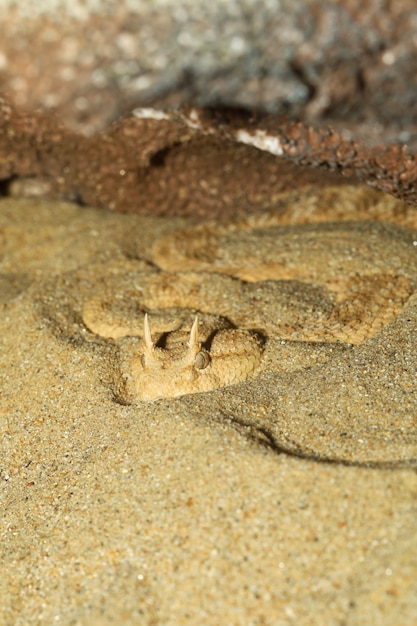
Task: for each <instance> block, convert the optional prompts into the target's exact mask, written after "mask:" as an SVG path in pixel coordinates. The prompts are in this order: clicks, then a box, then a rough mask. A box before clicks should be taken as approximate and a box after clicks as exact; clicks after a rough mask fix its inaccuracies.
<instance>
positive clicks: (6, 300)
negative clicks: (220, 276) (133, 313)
mask: <svg viewBox="0 0 417 626" xmlns="http://www.w3.org/2000/svg"><path fill="white" fill-rule="evenodd" d="M372 193H373V192H372ZM382 213H383V211H381V214H382ZM359 218H360V216H359ZM373 218H374V219H378V216H373ZM411 220H412V218H410V219H409V221H408V223H407V225H404V224H405V221H404V219H403V220H402V221H401V223H400V226H398V227H397V226H395V228H400V229H403V230H402V233H403V234H402V235H401V236H404V241H406V242H408V244H409V246H408V248H407V247H405V248H404V249H405V250H406V252H405V254H409V255H410V256H409V266H408V265H407V263H408V260H406V261H404V264H405V265H406V266H407V267H409V268H411V269H412V268H413V267H414V263H415V261H414V255H416V250H417V248H416V247H415V246H413V241H414V240H417V232H416V231H414V230H413V224H412V223H411ZM391 221H392V220H391ZM190 224H191V223H190V222H187V221H185V220H157V219H152V218H143V217H138V216H133V215H129V216H128V215H125V216H123V215H113V214H110V213H105V212H103V211H96V210H93V209H89V208H79V207H75V206H73V205H69V204H65V203H61V204H60V203H47V202H42V201H32V200H30V201H29V200H20V201H18V200H8V199H7V200H2V201H1V202H0V341H1V354H0V359H1V365H0V425H1V448H0V479H1V483H0V484H1V492H0V495H1V506H2V511H3V514H2V525H1V542H0V550H1V561H0V562H1V568H2V576H1V577H0V599H1V602H0V624H5V625H6V624H7V625H13V626H15V625H16V626H20V625H23V624H25V625H26V624H31V625H32V624H33V625H36V624H42V625H43V624H54V623H59V624H63V625H68V626H69V625H73V624H74V625H82V626H84V625H85V626H90V625H93V626H95V625H105V626H106V625H110V624H115V623H117V624H119V625H122V624H123V625H133V624H135V625H136V624H144V625H159V624H160V625H164V626H165V625H167V626H170V625H172V626H175V625H178V624H190V625H201V624H204V625H208V626H210V625H213V626H218V624H222V625H230V626H252V625H253V626H261V625H262V626H281V625H282V626H287V625H292V624H294V625H297V626H298V625H302V626H304V625H316V624H326V625H335V626H336V625H337V626H342V625H344V626H345V625H347V626H356V625H357V626H367V625H369V626H371V625H374V624H378V625H383V626H385V625H386V626H388V625H389V626H392V624H396V625H400V626H415V624H417V583H416V580H417V576H416V574H417V527H416V513H417V499H416V496H417V476H416V466H417V434H416V433H417V424H416V415H417V399H416V397H415V396H416V390H417V383H416V371H417V353H416V350H415V337H416V331H417V296H416V295H415V286H414V282H413V280H414V279H413V278H412V276H411V274H412V271H411V269H410V270H407V272H408V271H409V273H410V277H408V274H407V272H406V270H404V272H405V273H404V276H405V279H407V280H409V284H410V285H411V287H410V289H411V295H410V297H409V298H408V299H407V302H406V303H405V304H404V306H403V307H402V308H401V310H400V311H398V312H397V313H396V315H395V319H393V320H392V321H391V322H389V323H387V324H386V325H384V327H383V328H382V329H381V330H379V331H378V332H377V333H376V334H375V335H374V336H373V337H372V338H370V339H367V340H365V341H363V342H361V343H360V344H359V345H354V346H353V345H350V344H348V343H346V344H344V343H340V342H336V343H327V342H323V343H320V342H315V343H312V342H308V341H306V342H303V341H291V340H288V339H280V337H279V336H278V335H277V336H272V335H271V338H270V339H269V340H268V341H267V342H266V346H265V353H264V360H263V365H262V367H261V368H260V371H259V372H258V375H256V376H254V377H252V378H250V379H249V380H247V381H245V382H243V383H241V384H239V385H237V386H229V387H224V388H223V389H215V390H213V391H210V392H208V393H202V394H195V395H184V396H182V397H179V398H162V399H160V400H157V401H155V402H141V401H135V398H134V397H131V396H130V395H129V393H128V392H127V391H126V388H125V381H126V377H128V373H126V371H125V369H124V368H126V367H127V365H126V363H128V360H127V361H126V360H125V359H124V355H125V354H128V353H129V354H130V353H131V352H132V351H133V352H134V351H135V350H138V349H139V346H140V343H138V340H136V339H135V338H134V337H133V338H132V337H130V338H124V339H121V340H120V341H119V340H113V339H111V340H108V339H105V338H103V337H100V336H97V335H96V334H94V333H92V332H91V331H90V330H89V329H88V328H87V326H86V325H85V323H84V322H83V318H82V312H83V306H84V304H85V302H86V301H87V300H88V299H89V298H91V297H92V294H94V293H95V291H97V289H98V288H99V287H100V285H102V286H103V285H104V287H106V289H107V288H108V285H109V284H111V282H112V279H111V278H109V274H111V272H112V271H114V272H116V270H115V269H114V268H119V269H118V270H117V272H116V274H114V273H113V276H116V279H115V283H117V284H118V288H119V289H120V293H122V294H123V293H128V292H129V289H130V290H132V289H134V288H136V289H137V287H138V286H137V285H135V277H136V276H137V274H135V271H136V269H137V268H136V269H135V267H136V265H137V264H139V265H140V266H141V267H142V268H143V266H144V264H145V265H146V264H148V265H149V264H150V263H152V262H153V257H152V250H155V246H156V244H157V241H159V240H160V239H161V238H162V237H163V236H165V234H168V236H171V234H172V233H173V232H175V230H176V229H181V228H185V227H189V226H190ZM347 228H349V227H348V226H347ZM358 228H360V227H358V223H356V222H355V227H354V229H356V230H355V233H357V232H358ZM366 228H368V229H369V226H367V225H365V223H364V229H365V230H366ZM387 228H388V230H389V228H391V227H388V226H387ZM416 228H417V220H416ZM389 232H391V231H389ZM397 235H398V232H397ZM397 235H396V236H397ZM356 236H357V235H355V237H356ZM414 237H415V239H414ZM404 245H405V244H404ZM396 249H397V248H396ZM401 249H402V248H401ZM407 251H408V252H407ZM401 254H402V253H401ZM386 256H387V258H388V259H389V249H388V250H386ZM135 264H136V265H135ZM404 264H403V262H401V264H400V265H401V266H402V265H404ZM152 267H153V268H154V266H152ZM106 268H107V270H106ZM120 268H121V270H122V271H120ZM123 268H125V269H126V271H125V272H123ZM132 268H133V269H132ZM397 269H398V268H397ZM129 272H130V274H129ZM109 281H110V282H109ZM162 315H163V312H161V316H162ZM156 317H157V315H156ZM184 319H186V323H188V321H189V320H188V318H184Z"/></svg>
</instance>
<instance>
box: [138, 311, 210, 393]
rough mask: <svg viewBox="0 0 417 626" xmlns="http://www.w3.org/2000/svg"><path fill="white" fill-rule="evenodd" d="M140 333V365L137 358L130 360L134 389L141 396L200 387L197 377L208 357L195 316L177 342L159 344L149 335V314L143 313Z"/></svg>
mask: <svg viewBox="0 0 417 626" xmlns="http://www.w3.org/2000/svg"><path fill="white" fill-rule="evenodd" d="M143 337H144V340H143V344H144V345H143V353H142V355H141V357H140V368H139V367H138V363H137V362H134V363H133V367H134V370H135V373H134V377H135V379H136V391H137V394H138V396H139V398H140V399H143V400H155V399H157V398H160V397H176V396H180V395H183V394H185V393H192V392H193V391H194V390H196V391H199V387H200V385H199V382H198V378H199V377H200V376H201V375H202V373H203V371H204V372H205V373H206V375H207V371H208V370H209V369H210V365H211V358H210V354H209V352H208V351H207V350H205V349H204V348H203V347H202V345H201V342H200V340H199V337H198V317H197V316H196V317H195V319H194V322H193V325H192V327H191V330H190V334H189V336H188V340H187V341H185V342H184V341H183V342H178V343H177V344H174V345H173V346H172V347H170V348H161V347H159V346H158V345H157V343H155V342H154V340H153V339H152V333H151V328H150V324H149V319H148V315H147V314H145V318H144V323H143Z"/></svg>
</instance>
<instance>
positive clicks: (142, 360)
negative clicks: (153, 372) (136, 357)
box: [140, 354, 146, 367]
mask: <svg viewBox="0 0 417 626" xmlns="http://www.w3.org/2000/svg"><path fill="white" fill-rule="evenodd" d="M140 362H141V364H142V367H145V365H146V363H145V355H144V354H141V356H140Z"/></svg>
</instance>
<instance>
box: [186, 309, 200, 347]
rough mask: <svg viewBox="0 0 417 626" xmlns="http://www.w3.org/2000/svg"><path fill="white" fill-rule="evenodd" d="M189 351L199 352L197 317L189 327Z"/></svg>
mask: <svg viewBox="0 0 417 626" xmlns="http://www.w3.org/2000/svg"><path fill="white" fill-rule="evenodd" d="M188 345H189V346H190V350H192V351H193V350H199V349H200V344H199V341H198V316H197V315H196V316H195V319H194V322H193V325H192V326H191V331H190V339H189V340H188Z"/></svg>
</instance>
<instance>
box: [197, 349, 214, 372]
mask: <svg viewBox="0 0 417 626" xmlns="http://www.w3.org/2000/svg"><path fill="white" fill-rule="evenodd" d="M209 363H210V355H209V353H208V352H206V350H200V352H197V354H196V355H195V359H194V366H195V367H196V368H197V369H198V370H203V369H205V368H206V367H207V365H208V364H209Z"/></svg>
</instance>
